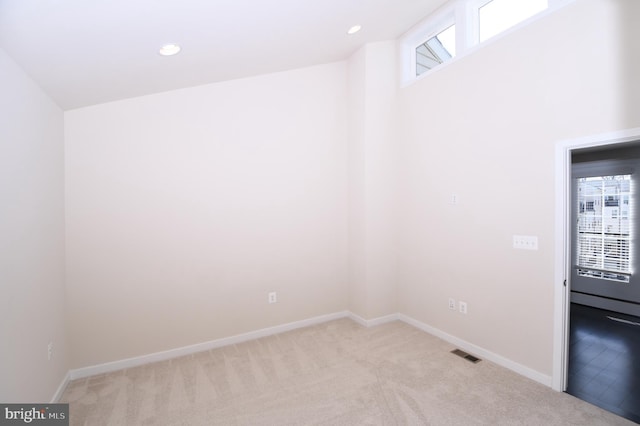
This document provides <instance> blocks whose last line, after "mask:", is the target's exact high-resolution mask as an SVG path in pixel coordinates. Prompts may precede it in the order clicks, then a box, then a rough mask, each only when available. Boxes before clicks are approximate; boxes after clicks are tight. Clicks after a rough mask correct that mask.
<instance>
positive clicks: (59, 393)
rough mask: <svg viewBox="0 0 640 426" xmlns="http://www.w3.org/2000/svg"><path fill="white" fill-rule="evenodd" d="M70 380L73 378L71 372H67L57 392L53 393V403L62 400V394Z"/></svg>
mask: <svg viewBox="0 0 640 426" xmlns="http://www.w3.org/2000/svg"><path fill="white" fill-rule="evenodd" d="M69 380H71V378H70V372H67V374H65V375H64V377H63V379H62V381H61V382H60V385H59V386H58V389H56V393H54V394H53V398H51V401H50V403H51V404H55V403H57V402H58V401H60V398H62V394H63V393H64V390H65V389H66V388H67V385H68V384H69Z"/></svg>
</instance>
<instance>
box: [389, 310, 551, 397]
mask: <svg viewBox="0 0 640 426" xmlns="http://www.w3.org/2000/svg"><path fill="white" fill-rule="evenodd" d="M398 319H399V320H400V321H403V322H406V323H407V324H409V325H412V326H414V327H416V328H419V329H420V330H422V331H424V332H425V333H429V334H432V335H434V336H436V337H439V338H441V339H442V340H444V341H446V342H449V343H451V344H452V345H454V346H457V347H459V348H461V349H462V350H464V351H466V352H470V353H472V354H474V355H475V356H478V357H480V358H483V359H486V360H488V361H491V362H493V363H494V364H498V365H499V366H501V367H504V368H507V369H509V370H511V371H513V372H515V373H518V374H520V375H521V376H524V377H527V378H529V379H531V380H534V381H536V382H538V383H541V384H543V385H545V386H548V387H551V383H552V379H551V376H547V375H545V374H542V373H540V372H538V371H535V370H533V369H531V368H529V367H525V366H524V365H522V364H518V363H517V362H514V361H511V360H510V359H507V358H505V357H503V356H500V355H498V354H495V353H493V352H491V351H488V350H486V349H484V348H481V347H480V346H477V345H474V344H473V343H469V342H467V341H466V340H462V339H459V338H457V337H455V336H452V335H451V334H448V333H445V332H444V331H442V330H439V329H437V328H435V327H432V326H430V325H427V324H425V323H423V322H420V321H418V320H415V319H413V318H411V317H408V316H406V315H403V314H398Z"/></svg>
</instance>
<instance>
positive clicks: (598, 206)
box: [577, 175, 632, 282]
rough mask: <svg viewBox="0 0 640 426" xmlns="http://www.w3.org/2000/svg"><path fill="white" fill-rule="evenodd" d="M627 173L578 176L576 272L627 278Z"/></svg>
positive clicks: (628, 251)
mask: <svg viewBox="0 0 640 426" xmlns="http://www.w3.org/2000/svg"><path fill="white" fill-rule="evenodd" d="M630 197H631V175H617V176H597V177H588V178H580V179H578V240H577V250H578V262H577V263H578V275H580V276H585V277H592V278H602V279H608V280H614V281H622V282H629V275H630V274H631V223H632V220H631V211H630V203H629V200H630Z"/></svg>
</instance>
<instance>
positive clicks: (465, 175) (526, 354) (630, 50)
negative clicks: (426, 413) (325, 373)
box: [398, 0, 640, 375]
mask: <svg viewBox="0 0 640 426" xmlns="http://www.w3.org/2000/svg"><path fill="white" fill-rule="evenodd" d="M638 16H640V5H639V4H638V2H635V1H632V0H626V1H611V0H598V1H589V2H575V3H574V4H572V5H570V6H567V7H566V8H564V9H562V10H560V11H559V12H557V13H555V14H551V15H549V16H547V17H545V18H543V19H541V20H539V21H537V22H535V23H533V24H532V25H530V26H527V27H525V28H523V29H521V30H519V31H516V32H514V33H512V34H509V35H508V36H506V37H503V38H501V39H499V40H496V41H495V42H490V43H488V44H487V45H486V46H484V47H483V48H481V49H479V50H477V51H476V52H475V53H473V54H471V55H469V56H467V57H465V58H461V59H460V60H458V61H456V62H454V63H451V64H450V65H448V66H446V67H444V68H443V69H441V70H440V71H437V72H434V73H432V74H431V75H428V76H427V77H426V78H424V79H422V80H421V81H419V82H417V83H415V84H413V85H411V86H409V87H407V88H404V89H402V91H401V93H400V96H399V110H398V114H399V119H400V125H399V129H400V133H399V136H400V137H399V139H398V141H399V144H398V147H399V149H400V164H399V170H400V175H399V179H400V180H399V186H398V189H399V200H400V202H399V212H400V217H399V224H400V227H401V231H400V249H399V308H400V311H401V312H402V313H404V314H406V315H409V316H411V317H413V318H415V319H418V320H420V321H422V322H424V323H426V324H429V325H431V326H434V327H436V328H439V329H440V330H442V331H445V332H446V333H449V334H451V335H454V336H457V337H459V338H461V339H464V340H466V341H468V342H471V343H473V344H476V345H478V346H480V347H483V348H485V349H487V350H489V351H492V352H494V353H496V354H499V355H501V356H503V357H505V358H508V359H510V360H512V361H515V362H517V363H520V364H522V365H524V366H527V367H529V368H532V369H534V370H536V371H538V372H540V373H542V374H546V375H551V370H552V344H553V341H552V339H553V295H554V293H553V288H554V285H560V284H561V283H554V282H553V271H554V251H553V250H554V248H553V238H554V222H553V220H554V212H555V208H556V206H555V205H554V193H553V191H554V147H555V145H556V143H557V142H558V141H560V140H563V139H567V138H574V137H579V136H585V135H590V134H594V133H601V132H605V131H611V130H616V129H624V128H632V127H638V126H640V104H638V102H637V100H638V99H640V86H639V83H638V78H637V77H638V75H640V73H639V71H640V45H639V44H638V40H640V29H639V28H638V26H637V25H635V23H634V17H635V18H637V17H638ZM453 193H457V194H458V197H459V204H457V205H452V204H450V199H451V195H452V194H453ZM514 234H524V235H537V236H538V237H539V245H540V249H539V250H538V251H525V250H514V249H513V248H512V236H513V235H514ZM449 297H453V298H455V299H456V300H463V301H466V302H467V303H468V314H467V315H466V316H465V315H462V314H460V313H458V312H454V311H450V310H449V309H448V307H447V301H448V298H449Z"/></svg>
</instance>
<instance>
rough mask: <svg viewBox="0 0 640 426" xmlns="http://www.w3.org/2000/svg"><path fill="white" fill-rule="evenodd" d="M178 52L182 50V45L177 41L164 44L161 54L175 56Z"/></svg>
mask: <svg viewBox="0 0 640 426" xmlns="http://www.w3.org/2000/svg"><path fill="white" fill-rule="evenodd" d="M178 52H180V46H179V45H178V44H175V43H171V44H165V45H164V46H162V47H161V48H160V52H159V53H160V54H161V55H162V56H173V55H175V54H177V53H178Z"/></svg>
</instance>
